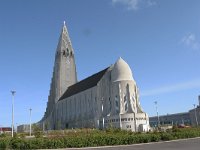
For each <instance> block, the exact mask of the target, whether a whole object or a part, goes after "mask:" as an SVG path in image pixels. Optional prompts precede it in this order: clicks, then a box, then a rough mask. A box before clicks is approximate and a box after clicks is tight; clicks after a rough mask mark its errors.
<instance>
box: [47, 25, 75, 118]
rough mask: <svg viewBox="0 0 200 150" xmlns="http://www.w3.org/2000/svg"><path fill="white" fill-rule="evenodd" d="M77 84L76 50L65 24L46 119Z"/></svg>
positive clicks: (58, 47) (56, 57)
mask: <svg viewBox="0 0 200 150" xmlns="http://www.w3.org/2000/svg"><path fill="white" fill-rule="evenodd" d="M75 83H77V74H76V64H75V58H74V50H73V48H72V43H71V40H70V38H69V34H68V31H67V27H66V25H65V22H64V25H63V28H62V31H61V34H60V38H59V41H58V45H57V49H56V54H55V62H54V68H53V76H52V79H51V85H50V91H49V97H48V102H47V108H46V113H45V117H48V116H49V114H50V113H51V111H52V110H53V107H54V105H55V103H57V101H58V100H59V98H60V97H61V96H62V95H63V94H64V92H65V91H66V90H67V88H68V87H69V86H71V85H73V84H75Z"/></svg>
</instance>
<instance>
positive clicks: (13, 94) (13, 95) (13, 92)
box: [11, 91, 16, 137]
mask: <svg viewBox="0 0 200 150" xmlns="http://www.w3.org/2000/svg"><path fill="white" fill-rule="evenodd" d="M15 93H16V91H11V94H12V137H13V132H14V98H15Z"/></svg>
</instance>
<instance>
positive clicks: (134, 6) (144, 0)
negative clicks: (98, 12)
mask: <svg viewBox="0 0 200 150" xmlns="http://www.w3.org/2000/svg"><path fill="white" fill-rule="evenodd" d="M112 4H113V5H116V4H122V5H124V6H125V7H126V8H127V10H134V11H136V10H138V9H139V8H140V7H142V5H143V6H147V7H151V6H154V5H156V2H155V1H153V0H112Z"/></svg>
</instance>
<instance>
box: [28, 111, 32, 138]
mask: <svg viewBox="0 0 200 150" xmlns="http://www.w3.org/2000/svg"><path fill="white" fill-rule="evenodd" d="M29 110H30V131H29V133H30V136H31V111H32V109H31V108H30V109H29Z"/></svg>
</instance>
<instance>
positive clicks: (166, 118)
mask: <svg viewBox="0 0 200 150" xmlns="http://www.w3.org/2000/svg"><path fill="white" fill-rule="evenodd" d="M198 101H199V105H197V106H196V105H195V104H194V109H191V110H189V111H188V112H183V113H176V114H167V115H162V116H159V124H160V125H191V126H199V125H200V96H199V97H198ZM149 123H150V126H151V127H155V126H157V125H158V117H157V116H154V117H149Z"/></svg>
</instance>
